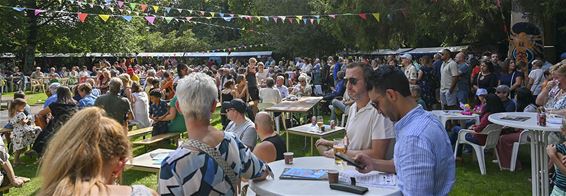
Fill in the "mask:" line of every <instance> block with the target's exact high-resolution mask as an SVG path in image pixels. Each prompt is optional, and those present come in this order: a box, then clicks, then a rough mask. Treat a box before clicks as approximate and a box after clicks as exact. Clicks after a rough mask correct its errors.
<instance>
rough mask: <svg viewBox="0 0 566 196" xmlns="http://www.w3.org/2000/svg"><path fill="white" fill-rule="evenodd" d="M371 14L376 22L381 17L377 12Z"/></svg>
mask: <svg viewBox="0 0 566 196" xmlns="http://www.w3.org/2000/svg"><path fill="white" fill-rule="evenodd" d="M372 15H373V17H374V18H375V20H377V22H380V21H381V18H380V17H381V16H380V15H379V13H373V14H372Z"/></svg>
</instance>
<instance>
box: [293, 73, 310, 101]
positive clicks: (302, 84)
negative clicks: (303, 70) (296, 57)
mask: <svg viewBox="0 0 566 196" xmlns="http://www.w3.org/2000/svg"><path fill="white" fill-rule="evenodd" d="M291 94H293V95H297V96H311V94H312V87H311V85H309V84H308V82H307V77H306V76H305V75H302V74H301V75H300V76H299V83H298V84H297V85H295V87H293V91H292V92H291Z"/></svg>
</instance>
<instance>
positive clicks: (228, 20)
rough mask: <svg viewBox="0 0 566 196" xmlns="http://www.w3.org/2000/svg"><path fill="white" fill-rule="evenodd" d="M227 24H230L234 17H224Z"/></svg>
mask: <svg viewBox="0 0 566 196" xmlns="http://www.w3.org/2000/svg"><path fill="white" fill-rule="evenodd" d="M222 18H223V19H224V20H225V21H226V22H230V21H231V20H232V17H222Z"/></svg>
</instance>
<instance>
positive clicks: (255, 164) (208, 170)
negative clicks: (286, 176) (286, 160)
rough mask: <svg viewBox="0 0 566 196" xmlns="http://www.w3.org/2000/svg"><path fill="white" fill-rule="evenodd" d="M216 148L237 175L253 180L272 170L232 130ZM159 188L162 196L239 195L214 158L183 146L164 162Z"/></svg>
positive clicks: (160, 173)
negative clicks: (233, 189)
mask: <svg viewBox="0 0 566 196" xmlns="http://www.w3.org/2000/svg"><path fill="white" fill-rule="evenodd" d="M215 148H216V149H218V150H219V151H220V154H221V156H222V157H223V158H224V159H225V160H226V162H227V163H228V165H231V166H232V169H233V170H234V172H236V177H237V178H247V179H253V178H256V177H259V176H261V174H262V173H263V171H266V170H269V169H268V167H267V165H266V164H265V163H263V162H262V161H261V160H259V159H258V158H257V157H255V156H254V155H253V154H252V152H251V151H250V150H249V149H248V148H246V146H245V145H244V144H243V143H242V142H241V141H240V140H239V139H238V138H237V137H236V136H235V135H234V134H232V133H229V132H224V140H222V142H220V144H219V145H218V146H216V147H215ZM157 189H158V191H159V194H161V195H236V193H234V192H233V191H232V185H231V183H230V179H229V178H228V177H227V176H226V175H224V171H223V170H222V167H221V166H220V165H219V164H218V163H216V161H214V158H212V157H211V156H209V155H207V154H206V153H204V152H200V151H199V152H196V151H192V150H190V149H186V148H182V147H181V148H178V149H177V150H175V151H174V152H172V153H171V154H169V156H168V157H167V158H165V160H163V162H162V163H161V170H160V172H159V183H158V188H157Z"/></svg>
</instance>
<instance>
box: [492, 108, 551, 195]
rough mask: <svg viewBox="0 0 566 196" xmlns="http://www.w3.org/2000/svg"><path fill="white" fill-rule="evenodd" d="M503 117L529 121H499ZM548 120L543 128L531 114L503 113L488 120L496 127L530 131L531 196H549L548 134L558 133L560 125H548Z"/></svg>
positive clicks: (535, 115) (534, 114)
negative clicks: (522, 118)
mask: <svg viewBox="0 0 566 196" xmlns="http://www.w3.org/2000/svg"><path fill="white" fill-rule="evenodd" d="M504 117H529V119H528V120H526V121H515V120H505V119H501V118H504ZM550 118H551V117H549V116H548V117H547V123H546V126H544V127H543V126H539V125H538V124H537V121H538V119H537V113H532V112H504V113H497V114H492V115H490V116H489V118H488V119H489V121H491V122H492V123H495V124H498V125H503V126H507V127H513V128H518V129H526V130H530V132H529V133H530V134H529V138H530V141H531V178H532V180H531V186H532V195H549V193H548V175H547V174H548V156H547V155H546V145H547V143H548V134H549V133H550V132H559V131H560V128H561V126H562V125H561V124H553V123H549V122H548V121H549V119H550ZM560 122H561V121H560ZM537 179H538V180H537Z"/></svg>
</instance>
